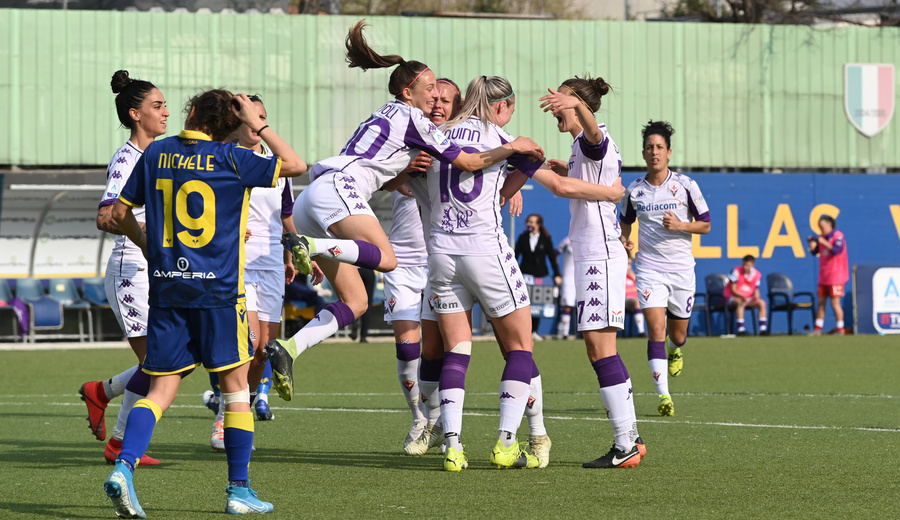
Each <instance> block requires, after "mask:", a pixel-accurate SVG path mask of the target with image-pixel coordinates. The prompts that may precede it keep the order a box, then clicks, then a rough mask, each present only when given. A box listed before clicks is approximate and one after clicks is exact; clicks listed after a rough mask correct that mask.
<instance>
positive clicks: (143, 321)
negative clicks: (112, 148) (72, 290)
mask: <svg viewBox="0 0 900 520" xmlns="http://www.w3.org/2000/svg"><path fill="white" fill-rule="evenodd" d="M110 86H111V87H112V91H113V93H115V94H116V114H117V115H118V118H119V122H120V123H121V124H122V126H124V127H125V128H127V129H129V130H130V134H131V135H130V137H129V138H128V142H126V143H125V144H124V145H123V146H122V147H121V148H119V150H118V151H117V152H116V153H115V155H113V158H112V159H111V160H110V161H109V167H108V168H107V171H106V189H105V190H104V192H103V198H102V199H101V201H100V207H99V209H98V210H97V228H98V229H100V230H102V231H106V232H107V233H110V234H113V235H116V237H115V246H114V247H113V250H112V253H111V254H110V256H109V260H108V262H107V265H106V276H105V278H104V285H105V289H106V296H107V299H108V300H109V302H110V307H111V308H112V311H113V313H114V314H115V316H116V320H117V321H118V322H119V326H120V327H121V328H122V332H123V333H124V334H125V336H126V337H127V338H128V344H129V345H130V346H131V349H132V350H133V351H134V354H135V356H137V361H138V364H137V365H135V366H132V367H131V368H129V369H128V370H126V371H124V372H122V373H120V374H116V375H114V376H113V377H111V378H109V379H108V380H106V381H90V382H87V383H85V384H83V385H81V389H80V390H79V393H80V394H81V399H82V400H83V401H84V402H85V404H86V405H87V408H88V422H89V424H90V428H91V432H92V433H93V434H94V436H95V437H96V438H97V439H98V440H101V441H102V440H105V439H106V424H105V413H106V407H107V405H108V404H109V401H110V399H113V398H114V397H117V396H119V395H121V396H122V407H121V408H119V414H118V418H117V420H116V425H115V427H114V428H113V431H112V436H111V437H110V439H109V442H107V443H106V450H105V457H106V460H107V462H108V463H110V464H112V463H114V462H115V460H116V458H117V457H118V455H119V451H120V450H121V449H122V435H124V434H125V423H126V421H127V420H128V413H129V412H130V411H131V407H132V406H133V405H134V403H136V402H137V401H138V400H139V399H141V398H143V397H145V396H146V395H147V391H148V390H149V389H150V376H148V375H147V374H145V373H144V372H143V371H141V365H140V363H142V362H143V361H144V355H145V354H146V352H147V310H148V309H147V291H148V287H149V282H148V280H147V260H146V259H145V258H144V256H143V255H142V254H141V250H140V248H138V247H137V246H136V245H135V244H134V243H133V242H132V241H131V240H129V239H128V238H127V237H125V236H124V234H123V233H122V230H121V229H119V226H118V225H117V224H116V222H115V221H114V220H113V219H112V216H111V215H112V207H113V204H114V203H115V201H116V199H117V198H118V197H119V191H120V190H121V189H122V187H123V186H124V185H125V183H126V182H127V181H128V179H129V177H130V176H131V171H132V169H133V168H134V165H135V164H136V163H137V161H138V159H139V158H140V157H141V155H142V154H143V153H144V150H145V149H146V148H147V146H149V145H150V143H152V142H153V141H154V139H156V138H157V137H159V136H161V135H163V134H165V133H166V124H167V120H168V118H169V109H168V108H166V98H165V96H163V94H162V92H160V90H159V89H157V88H156V86H154V85H153V83H150V82H149V81H143V80H139V79H134V78H131V77H129V75H128V71H126V70H119V71H116V73H115V74H114V75H113V77H112V80H111V81H110ZM135 217H136V218H137V220H138V221H139V222H141V223H143V221H144V215H143V211H137V212H135ZM141 464H142V465H144V466H154V465H156V464H159V460H157V459H154V458H153V457H150V456H148V455H144V456H143V457H141Z"/></svg>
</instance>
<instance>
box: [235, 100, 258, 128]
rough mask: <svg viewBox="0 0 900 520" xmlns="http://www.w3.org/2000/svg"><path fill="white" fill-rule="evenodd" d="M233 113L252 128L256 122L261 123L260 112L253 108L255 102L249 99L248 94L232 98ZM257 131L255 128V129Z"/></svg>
mask: <svg viewBox="0 0 900 520" xmlns="http://www.w3.org/2000/svg"><path fill="white" fill-rule="evenodd" d="M231 111H232V112H234V114H235V115H236V116H237V117H238V119H240V120H241V122H242V123H244V124H245V125H247V126H251V128H253V127H252V123H253V122H254V121H259V112H257V111H256V107H254V106H253V102H252V101H250V98H249V97H247V94H244V93H240V94H235V95H234V97H233V98H231ZM254 130H255V128H254Z"/></svg>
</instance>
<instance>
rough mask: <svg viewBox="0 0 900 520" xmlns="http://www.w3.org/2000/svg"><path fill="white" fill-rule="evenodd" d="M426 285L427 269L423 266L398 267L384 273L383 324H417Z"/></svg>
mask: <svg viewBox="0 0 900 520" xmlns="http://www.w3.org/2000/svg"><path fill="white" fill-rule="evenodd" d="M427 285H428V268H427V267H425V266H424V265H418V266H413V267H398V268H396V269H394V270H393V271H391V272H389V273H384V322H385V323H387V324H391V322H392V321H395V320H396V321H415V322H418V321H419V319H420V317H421V315H422V295H423V294H424V292H425V287H426V286H427Z"/></svg>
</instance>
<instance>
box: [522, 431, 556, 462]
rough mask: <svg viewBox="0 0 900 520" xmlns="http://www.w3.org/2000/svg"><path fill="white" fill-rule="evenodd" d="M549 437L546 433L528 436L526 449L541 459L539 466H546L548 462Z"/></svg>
mask: <svg viewBox="0 0 900 520" xmlns="http://www.w3.org/2000/svg"><path fill="white" fill-rule="evenodd" d="M552 445H553V443H552V442H550V437H548V436H547V435H532V436H530V437H528V451H529V452H530V453H531V454H532V455H534V456H535V457H536V458H537V459H538V460H539V461H541V463H540V465H538V467H539V468H546V467H547V464H550V446H552Z"/></svg>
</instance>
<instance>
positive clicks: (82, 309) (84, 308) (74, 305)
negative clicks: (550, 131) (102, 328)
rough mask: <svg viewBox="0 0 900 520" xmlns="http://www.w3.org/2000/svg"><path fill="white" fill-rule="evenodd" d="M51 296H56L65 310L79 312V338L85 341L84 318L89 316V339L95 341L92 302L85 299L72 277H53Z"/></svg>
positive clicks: (51, 280)
mask: <svg viewBox="0 0 900 520" xmlns="http://www.w3.org/2000/svg"><path fill="white" fill-rule="evenodd" d="M50 296H52V297H53V298H56V300H57V301H59V303H60V304H62V306H63V311H65V310H74V311H75V312H77V313H78V340H79V341H82V342H83V341H84V320H85V318H87V324H88V335H87V337H88V341H94V317H93V314H92V313H91V302H89V301H87V300H85V299H83V298H82V297H81V294H79V293H78V288H77V287H75V281H74V280H72V279H71V278H51V279H50Z"/></svg>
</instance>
